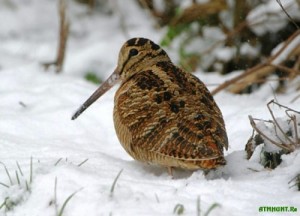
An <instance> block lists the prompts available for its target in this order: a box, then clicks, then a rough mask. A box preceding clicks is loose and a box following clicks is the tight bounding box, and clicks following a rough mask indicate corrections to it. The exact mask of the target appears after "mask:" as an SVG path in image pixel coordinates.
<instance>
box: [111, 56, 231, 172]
mask: <svg viewBox="0 0 300 216" xmlns="http://www.w3.org/2000/svg"><path fill="white" fill-rule="evenodd" d="M114 123H115V129H116V132H117V135H118V137H119V140H120V142H121V144H122V145H123V147H124V148H125V150H126V151H127V152H128V153H129V154H130V155H131V156H132V157H133V158H135V159H136V160H140V161H144V162H149V163H156V164H160V165H163V166H167V167H181V168H185V169H198V168H203V169H211V168H215V167H218V166H220V165H225V163H226V162H225V159H224V157H223V148H226V149H227V147H228V140H227V135H226V130H225V124H224V121H223V117H222V114H221V112H220V109H219V108H218V106H217V104H216V103H215V101H214V99H213V97H212V95H211V94H210V92H209V91H208V90H207V88H206V87H205V85H204V84H203V83H202V82H201V81H200V80H199V79H198V78H197V77H195V76H194V75H192V74H190V73H186V72H184V71H182V70H181V69H179V68H178V67H176V66H175V65H173V64H172V62H170V61H161V62H159V61H158V62H156V63H155V65H153V66H152V67H148V68H144V70H143V71H140V72H138V73H135V74H134V75H133V76H132V77H130V78H129V79H128V80H126V81H125V82H123V83H122V84H121V86H120V88H119V89H118V91H117V92H116V95H115V107H114Z"/></svg>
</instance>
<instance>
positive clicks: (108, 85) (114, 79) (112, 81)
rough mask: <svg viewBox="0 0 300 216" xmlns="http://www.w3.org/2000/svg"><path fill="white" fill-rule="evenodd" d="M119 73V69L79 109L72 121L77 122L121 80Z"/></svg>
mask: <svg viewBox="0 0 300 216" xmlns="http://www.w3.org/2000/svg"><path fill="white" fill-rule="evenodd" d="M119 78H120V76H119V72H118V71H117V69H116V70H115V71H114V72H113V73H112V74H111V75H110V77H108V79H107V80H106V81H105V82H104V83H102V85H101V86H100V87H99V88H98V89H97V90H96V91H95V92H94V93H93V94H92V95H91V96H90V97H89V98H88V99H87V100H86V101H85V102H84V103H83V104H82V105H81V106H80V107H79V108H78V110H77V111H76V112H75V113H74V115H73V116H72V120H75V119H76V118H77V117H78V116H80V115H81V113H83V112H84V111H85V110H86V109H87V108H88V107H89V106H90V105H92V104H93V103H94V102H95V101H96V100H97V99H98V98H99V97H101V96H102V95H103V94H104V93H105V92H107V91H108V90H109V89H110V88H111V87H113V86H114V84H116V82H117V81H118V80H119Z"/></svg>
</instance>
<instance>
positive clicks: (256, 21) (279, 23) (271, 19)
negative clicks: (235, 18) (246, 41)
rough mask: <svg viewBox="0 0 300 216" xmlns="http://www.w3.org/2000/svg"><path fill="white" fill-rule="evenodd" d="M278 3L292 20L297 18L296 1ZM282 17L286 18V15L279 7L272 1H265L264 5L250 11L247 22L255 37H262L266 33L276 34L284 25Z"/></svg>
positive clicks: (287, 0)
mask: <svg viewBox="0 0 300 216" xmlns="http://www.w3.org/2000/svg"><path fill="white" fill-rule="evenodd" d="M280 2H281V4H282V6H283V7H284V8H285V10H286V11H287V13H288V14H289V15H290V16H291V17H292V18H294V19H295V18H299V4H298V3H297V1H296V0H285V1H280ZM283 17H286V14H285V13H284V11H283V10H282V9H281V7H280V5H279V4H277V3H276V2H275V1H274V0H267V1H266V2H265V3H263V4H261V5H259V6H258V7H256V8H255V9H254V10H252V11H250V13H249V14H248V16H247V21H248V23H249V24H250V27H251V29H252V30H253V31H254V32H255V34H256V35H263V34H265V33H266V32H268V31H269V32H277V31H278V30H280V29H281V28H282V27H283V26H284V25H286V23H287V20H286V19H282V18H283Z"/></svg>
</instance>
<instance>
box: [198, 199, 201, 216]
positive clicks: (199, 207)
mask: <svg viewBox="0 0 300 216" xmlns="http://www.w3.org/2000/svg"><path fill="white" fill-rule="evenodd" d="M197 216H201V206H200V196H198V197H197Z"/></svg>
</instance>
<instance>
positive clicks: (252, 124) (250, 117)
mask: <svg viewBox="0 0 300 216" xmlns="http://www.w3.org/2000/svg"><path fill="white" fill-rule="evenodd" d="M248 118H249V120H250V124H251V126H252V127H253V129H254V130H255V131H256V132H257V133H258V134H260V135H261V136H262V137H264V138H265V139H266V140H268V141H270V142H271V143H273V144H274V145H276V146H278V147H279V148H282V149H284V150H286V151H288V152H291V151H292V150H291V149H290V148H289V147H287V146H285V145H282V144H280V143H278V142H276V141H274V140H272V139H271V138H270V137H268V136H267V135H265V134H264V133H263V132H262V131H261V130H260V129H259V128H258V127H257V126H256V123H255V122H254V119H253V118H252V116H251V115H249V116H248Z"/></svg>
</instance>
